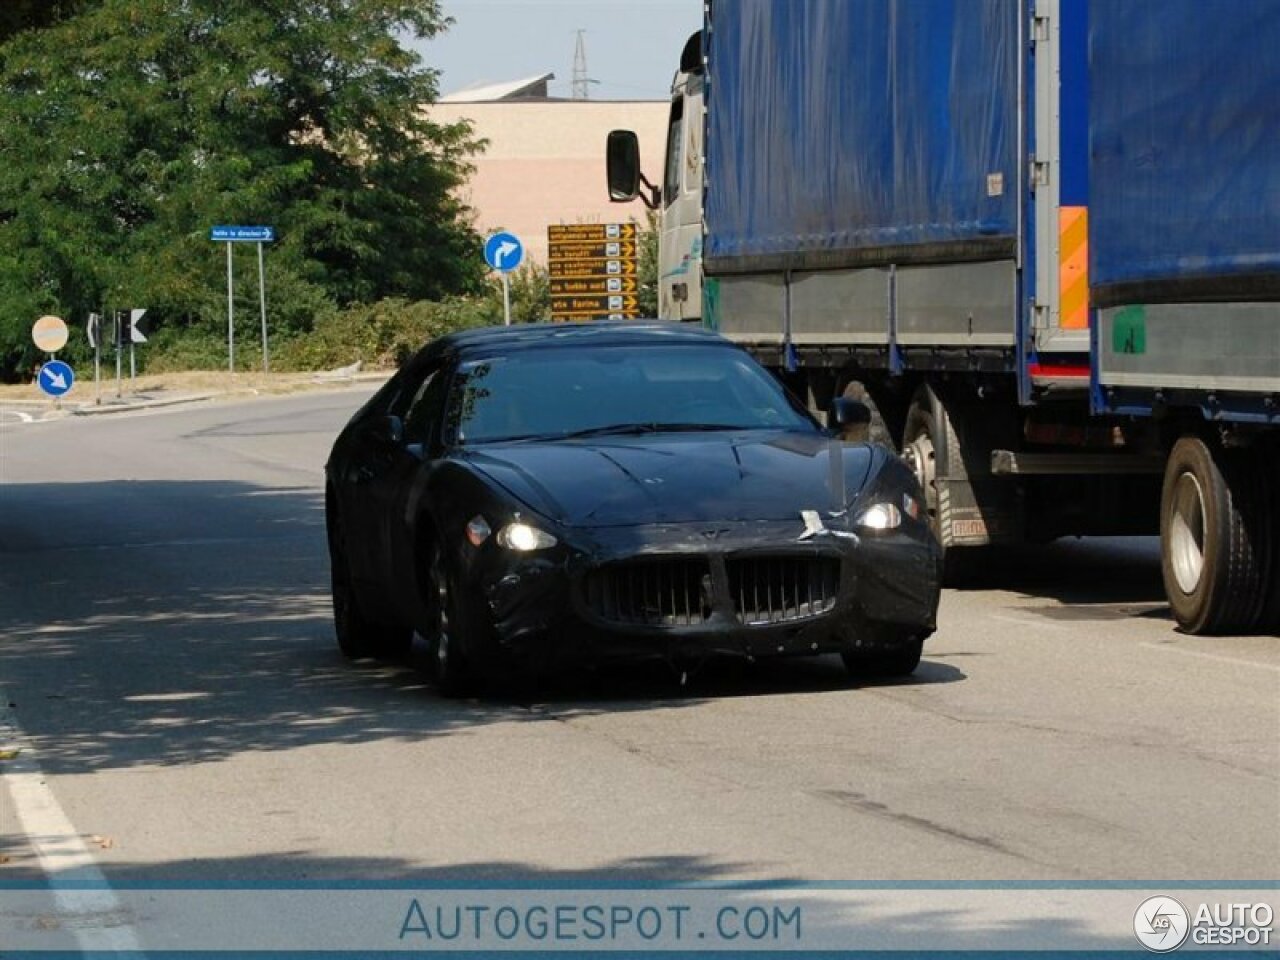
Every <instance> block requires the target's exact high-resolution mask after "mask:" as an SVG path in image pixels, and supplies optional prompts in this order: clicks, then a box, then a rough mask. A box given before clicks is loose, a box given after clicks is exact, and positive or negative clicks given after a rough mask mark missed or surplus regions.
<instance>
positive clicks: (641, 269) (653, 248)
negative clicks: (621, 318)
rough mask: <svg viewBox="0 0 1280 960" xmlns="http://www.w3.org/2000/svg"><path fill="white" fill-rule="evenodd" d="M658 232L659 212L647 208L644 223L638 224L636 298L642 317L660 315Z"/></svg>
mask: <svg viewBox="0 0 1280 960" xmlns="http://www.w3.org/2000/svg"><path fill="white" fill-rule="evenodd" d="M658 232H659V220H658V212H657V211H656V210H646V211H645V214H644V223H643V224H636V254H637V260H638V262H637V263H636V299H637V300H638V301H639V302H640V316H642V317H656V316H657V315H658Z"/></svg>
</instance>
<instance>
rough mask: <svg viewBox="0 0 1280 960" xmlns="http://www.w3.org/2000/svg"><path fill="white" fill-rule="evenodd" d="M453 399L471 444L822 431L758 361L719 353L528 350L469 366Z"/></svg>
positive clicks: (450, 419) (450, 427) (455, 424)
mask: <svg viewBox="0 0 1280 960" xmlns="http://www.w3.org/2000/svg"><path fill="white" fill-rule="evenodd" d="M451 394H452V396H451V400H450V404H449V413H448V416H447V434H448V437H447V439H448V441H449V442H451V443H461V444H468V445H470V444H478V443H493V442H500V441H512V440H529V439H540V440H541V439H566V438H569V437H571V436H575V435H589V434H599V433H628V432H635V433H640V432H676V431H684V430H689V431H706V430H717V429H722V430H744V429H784V430H799V431H805V432H815V431H816V430H817V429H818V427H817V425H816V424H815V423H814V421H813V420H812V419H811V418H810V417H809V416H808V415H807V414H806V413H805V412H804V411H803V410H801V409H800V408H799V407H798V406H797V405H796V404H795V402H794V401H792V400H791V399H790V397H788V396H787V394H786V392H785V391H783V389H782V388H781V387H780V386H779V385H778V383H777V381H775V380H774V379H773V378H772V377H771V376H769V374H768V373H767V372H765V370H764V369H763V368H761V367H760V366H759V365H758V364H756V363H755V361H753V360H752V359H751V358H750V357H748V356H747V355H746V354H744V353H741V352H740V351H738V350H735V349H733V348H730V347H720V346H711V347H666V346H663V347H642V348H639V349H637V348H635V347H634V346H632V347H589V348H573V349H565V348H554V349H535V350H528V351H522V352H520V353H515V354H512V355H509V356H504V357H494V358H492V359H485V360H479V361H473V362H470V363H466V364H463V365H462V367H461V368H460V369H459V372H458V376H457V377H455V378H454V382H453V388H452V391H451ZM633 428H634V429H633Z"/></svg>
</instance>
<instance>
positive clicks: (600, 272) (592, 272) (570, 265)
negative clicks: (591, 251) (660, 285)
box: [547, 260, 636, 280]
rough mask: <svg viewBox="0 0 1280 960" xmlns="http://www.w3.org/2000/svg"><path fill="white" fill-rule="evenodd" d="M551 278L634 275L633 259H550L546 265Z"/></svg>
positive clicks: (634, 263) (634, 264)
mask: <svg viewBox="0 0 1280 960" xmlns="http://www.w3.org/2000/svg"><path fill="white" fill-rule="evenodd" d="M547 268H548V270H549V271H550V274H551V278H552V279H553V280H554V279H581V278H586V277H634V276H635V275H636V262H635V261H634V260H552V261H551V262H550V263H549V264H548V265H547Z"/></svg>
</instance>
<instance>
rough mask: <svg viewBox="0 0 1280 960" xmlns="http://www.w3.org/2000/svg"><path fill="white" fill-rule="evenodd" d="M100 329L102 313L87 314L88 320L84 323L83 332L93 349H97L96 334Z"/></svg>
mask: <svg viewBox="0 0 1280 960" xmlns="http://www.w3.org/2000/svg"><path fill="white" fill-rule="evenodd" d="M101 331H102V315H101V314H98V313H91V314H89V321H88V323H86V324H85V325H84V332H85V333H86V334H87V335H88V337H89V346H91V347H93V348H94V349H95V350H96V349H98V334H99V333H101Z"/></svg>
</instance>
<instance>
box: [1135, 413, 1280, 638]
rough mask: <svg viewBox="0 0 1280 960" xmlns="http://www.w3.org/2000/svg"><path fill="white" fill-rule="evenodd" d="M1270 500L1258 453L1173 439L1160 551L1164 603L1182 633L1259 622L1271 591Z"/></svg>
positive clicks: (1215, 630) (1218, 630)
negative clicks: (1236, 452)
mask: <svg viewBox="0 0 1280 960" xmlns="http://www.w3.org/2000/svg"><path fill="white" fill-rule="evenodd" d="M1242 454H1243V452H1242ZM1273 502H1274V497H1273V495H1272V493H1271V491H1269V490H1268V488H1267V484H1266V474H1265V472H1264V469H1263V467H1262V464H1261V461H1260V459H1259V458H1251V457H1248V456H1245V455H1237V454H1235V453H1233V452H1231V451H1225V450H1220V449H1216V448H1215V449H1213V450H1210V448H1209V447H1208V446H1207V445H1206V444H1205V443H1204V441H1203V440H1201V439H1199V438H1198V437H1183V438H1182V439H1180V440H1179V441H1178V442H1177V443H1176V444H1174V447H1173V451H1172V452H1171V453H1170V454H1169V461H1168V463H1167V465H1166V467H1165V474H1164V490H1163V493H1162V494H1161V497H1160V555H1161V568H1162V572H1163V574H1164V587H1165V593H1166V594H1167V595H1168V598H1169V606H1170V607H1172V608H1173V615H1174V618H1175V619H1176V620H1177V621H1178V625H1179V626H1180V627H1181V628H1182V629H1183V630H1185V631H1186V632H1187V633H1196V634H1212V633H1238V632H1247V631H1250V630H1254V629H1256V628H1257V627H1259V626H1261V625H1262V620H1263V618H1264V615H1265V614H1266V612H1267V611H1266V610H1265V607H1266V604H1267V598H1268V594H1269V593H1270V592H1271V590H1272V589H1274V587H1273V586H1272V581H1273V579H1274V570H1275V565H1276V564H1275V557H1274V555H1273V554H1274V550H1275V544H1274V541H1275V534H1274V531H1273V523H1272V505H1273Z"/></svg>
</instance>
